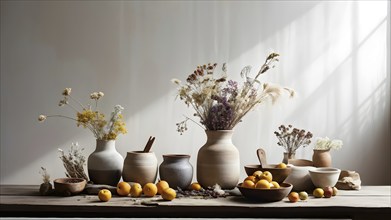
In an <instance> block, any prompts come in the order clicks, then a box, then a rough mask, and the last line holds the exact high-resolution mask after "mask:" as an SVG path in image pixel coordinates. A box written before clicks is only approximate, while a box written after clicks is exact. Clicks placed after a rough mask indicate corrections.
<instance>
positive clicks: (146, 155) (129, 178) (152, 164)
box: [122, 151, 158, 186]
mask: <svg viewBox="0 0 391 220" xmlns="http://www.w3.org/2000/svg"><path fill="white" fill-rule="evenodd" d="M157 165H158V164H157V158H156V155H155V153H154V152H143V151H132V152H128V153H127V155H126V158H125V161H124V169H123V171H122V179H123V180H124V181H126V182H136V183H140V184H141V185H142V186H144V185H145V184H146V183H155V181H156V177H157V170H158V166H157Z"/></svg>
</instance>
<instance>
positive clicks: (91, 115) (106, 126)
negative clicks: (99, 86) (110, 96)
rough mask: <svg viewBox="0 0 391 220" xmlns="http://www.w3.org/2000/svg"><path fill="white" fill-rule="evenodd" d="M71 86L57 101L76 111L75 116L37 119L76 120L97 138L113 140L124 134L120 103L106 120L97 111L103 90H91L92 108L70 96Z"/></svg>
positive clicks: (39, 118)
mask: <svg viewBox="0 0 391 220" xmlns="http://www.w3.org/2000/svg"><path fill="white" fill-rule="evenodd" d="M71 91H72V89H71V88H65V89H64V91H63V93H62V95H63V96H64V97H63V99H62V100H60V102H59V104H58V105H59V106H65V105H67V106H69V107H70V108H72V109H73V110H75V112H76V118H72V117H68V116H64V115H40V116H39V117H38V120H39V121H40V122H43V121H45V120H46V119H47V118H49V117H62V118H67V119H71V120H74V121H76V124H77V126H78V127H79V126H83V127H84V128H88V129H89V130H91V132H92V133H93V134H94V136H95V138H96V139H99V140H115V139H116V138H117V136H118V134H126V133H127V130H126V125H125V122H124V121H123V116H122V114H121V112H122V110H124V108H123V107H122V106H120V105H116V106H115V107H114V111H113V112H112V113H111V116H110V120H109V121H106V119H105V115H104V114H103V113H101V112H99V111H98V101H99V99H100V98H102V97H103V96H104V94H103V92H93V93H91V95H90V98H91V100H94V102H95V104H94V108H92V106H91V104H88V105H87V106H85V105H83V104H82V103H81V102H80V101H78V100H77V99H75V98H74V97H73V96H71ZM71 100H72V101H73V102H75V103H76V104H77V105H78V106H79V107H80V108H81V111H79V110H78V109H77V108H76V107H75V106H73V105H72V104H71V103H70V101H71Z"/></svg>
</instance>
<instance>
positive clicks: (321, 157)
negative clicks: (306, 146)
mask: <svg viewBox="0 0 391 220" xmlns="http://www.w3.org/2000/svg"><path fill="white" fill-rule="evenodd" d="M312 162H314V166H315V167H331V162H332V160H331V154H330V150H314V154H313V155H312Z"/></svg>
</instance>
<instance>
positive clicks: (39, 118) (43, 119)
mask: <svg viewBox="0 0 391 220" xmlns="http://www.w3.org/2000/svg"><path fill="white" fill-rule="evenodd" d="M46 118H47V117H46V115H40V116H38V121H40V122H43V121H45V120H46Z"/></svg>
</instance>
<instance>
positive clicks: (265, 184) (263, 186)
mask: <svg viewBox="0 0 391 220" xmlns="http://www.w3.org/2000/svg"><path fill="white" fill-rule="evenodd" d="M255 188H257V189H270V183H269V181H267V180H265V179H263V180H259V181H258V182H257V184H255Z"/></svg>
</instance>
